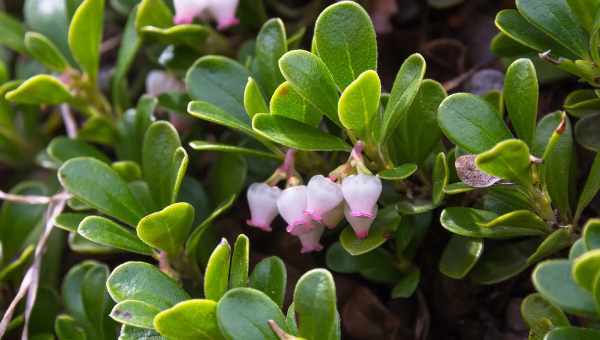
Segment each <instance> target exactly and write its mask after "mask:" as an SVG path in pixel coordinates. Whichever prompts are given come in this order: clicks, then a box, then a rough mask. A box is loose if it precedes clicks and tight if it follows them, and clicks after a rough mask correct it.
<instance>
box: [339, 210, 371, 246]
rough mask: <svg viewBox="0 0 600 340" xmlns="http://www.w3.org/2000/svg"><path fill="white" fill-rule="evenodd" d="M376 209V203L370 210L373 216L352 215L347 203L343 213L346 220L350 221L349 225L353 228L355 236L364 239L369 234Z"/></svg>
mask: <svg viewBox="0 0 600 340" xmlns="http://www.w3.org/2000/svg"><path fill="white" fill-rule="evenodd" d="M377 210H378V208H377V205H375V208H374V209H373V210H372V211H371V215H372V216H373V217H366V216H354V215H353V214H352V212H351V211H350V207H348V206H347V205H346V206H345V208H344V215H345V216H346V221H348V223H350V226H351V227H352V229H353V230H354V234H356V237H357V238H359V239H364V238H367V236H369V229H371V225H372V224H373V221H374V220H375V217H376V216H377Z"/></svg>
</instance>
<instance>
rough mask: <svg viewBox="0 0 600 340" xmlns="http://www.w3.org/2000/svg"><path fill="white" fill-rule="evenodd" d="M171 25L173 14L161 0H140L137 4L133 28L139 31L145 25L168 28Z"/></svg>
mask: <svg viewBox="0 0 600 340" xmlns="http://www.w3.org/2000/svg"><path fill="white" fill-rule="evenodd" d="M172 25H173V14H171V10H170V9H169V7H168V6H167V5H166V4H165V3H164V2H163V1H162V0H142V1H140V4H139V6H138V14H137V17H136V19H135V28H136V29H137V30H138V31H139V30H141V29H142V28H143V27H146V26H154V27H158V28H168V27H170V26H172Z"/></svg>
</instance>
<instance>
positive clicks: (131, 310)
mask: <svg viewBox="0 0 600 340" xmlns="http://www.w3.org/2000/svg"><path fill="white" fill-rule="evenodd" d="M158 313H160V309H158V308H157V307H156V306H153V305H150V304H147V303H145V302H143V301H137V300H125V301H121V302H119V303H118V304H116V305H115V306H114V307H113V309H112V311H111V312H110V317H111V318H113V320H115V321H117V322H120V323H122V324H125V325H130V326H133V327H139V328H146V329H154V326H153V324H152V321H153V320H154V317H155V316H156V315H157V314H158Z"/></svg>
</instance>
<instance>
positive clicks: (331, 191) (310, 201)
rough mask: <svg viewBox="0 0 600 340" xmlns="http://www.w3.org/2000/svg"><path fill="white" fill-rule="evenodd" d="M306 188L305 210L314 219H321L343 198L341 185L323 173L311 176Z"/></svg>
mask: <svg viewBox="0 0 600 340" xmlns="http://www.w3.org/2000/svg"><path fill="white" fill-rule="evenodd" d="M307 188H308V193H307V197H306V211H305V212H306V213H307V214H308V215H309V216H311V217H312V219H314V220H315V221H321V220H322V219H323V216H324V215H325V214H326V213H327V212H329V211H330V210H333V209H335V208H336V207H337V206H338V205H340V203H341V202H342V201H343V200H344V196H343V195H342V189H341V186H340V185H339V184H337V183H335V182H333V181H332V180H330V179H329V178H327V177H324V176H323V175H316V176H313V177H312V178H311V179H310V181H309V182H308V186H307Z"/></svg>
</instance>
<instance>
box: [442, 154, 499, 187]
mask: <svg viewBox="0 0 600 340" xmlns="http://www.w3.org/2000/svg"><path fill="white" fill-rule="evenodd" d="M476 159H477V155H463V156H460V157H458V158H456V161H454V166H455V168H456V175H457V176H458V178H460V180H461V181H462V183H464V184H465V185H467V186H469V187H472V188H488V187H491V186H493V185H494V184H496V183H498V182H500V181H501V180H502V179H501V178H499V177H496V176H490V175H488V174H486V173H485V172H483V171H481V170H480V169H479V168H478V167H477V166H476V165H475V160H476Z"/></svg>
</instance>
